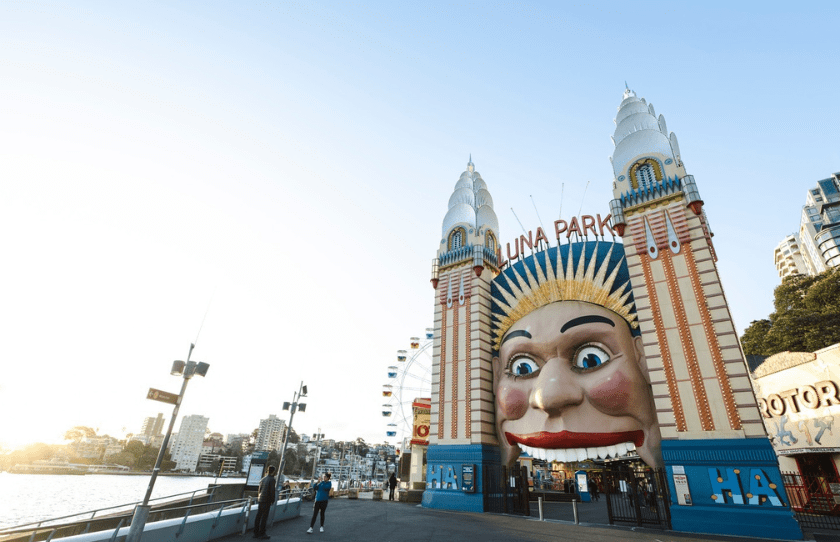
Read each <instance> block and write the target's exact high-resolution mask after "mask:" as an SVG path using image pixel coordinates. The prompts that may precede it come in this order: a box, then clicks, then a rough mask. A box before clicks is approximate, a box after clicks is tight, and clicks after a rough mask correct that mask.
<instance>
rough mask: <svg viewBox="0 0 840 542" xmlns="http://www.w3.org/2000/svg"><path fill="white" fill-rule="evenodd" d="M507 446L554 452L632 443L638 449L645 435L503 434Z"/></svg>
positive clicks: (631, 432) (625, 432) (570, 432)
mask: <svg viewBox="0 0 840 542" xmlns="http://www.w3.org/2000/svg"><path fill="white" fill-rule="evenodd" d="M505 437H506V438H507V441H508V444H511V445H513V444H524V445H525V446H530V447H531V448H543V449H547V450H555V449H558V448H595V447H598V446H612V445H613V444H620V443H622V442H632V443H633V444H635V445H636V447H637V448H638V447H639V446H641V445H642V443H643V442H644V441H645V433H644V431H642V430H636V431H621V432H618V433H575V432H573V431H560V432H559V433H549V432H548V431H540V432H539V433H531V434H529V435H514V434H513V433H505Z"/></svg>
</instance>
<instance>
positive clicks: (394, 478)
mask: <svg viewBox="0 0 840 542" xmlns="http://www.w3.org/2000/svg"><path fill="white" fill-rule="evenodd" d="M388 487H389V488H390V489H391V492H390V493H388V500H389V501H393V500H394V490H395V489H397V475H396V473H393V472H392V473H391V477H390V478H388Z"/></svg>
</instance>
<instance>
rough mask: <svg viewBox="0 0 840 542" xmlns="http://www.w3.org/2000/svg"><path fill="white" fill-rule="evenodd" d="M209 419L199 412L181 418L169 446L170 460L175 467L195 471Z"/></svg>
mask: <svg viewBox="0 0 840 542" xmlns="http://www.w3.org/2000/svg"><path fill="white" fill-rule="evenodd" d="M209 421H210V420H209V418H205V417H204V416H201V415H199V414H193V415H192V416H184V417H183V418H181V426H180V428H179V429H178V434H177V436H175V438H174V439H173V440H172V445H171V446H170V448H169V453H170V454H171V456H172V461H174V462H175V463H176V465H175V469H177V470H186V471H195V467H196V465H197V464H198V458H199V456H200V455H201V449H202V445H203V443H204V434H205V431H207V422H209Z"/></svg>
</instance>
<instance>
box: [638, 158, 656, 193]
mask: <svg viewBox="0 0 840 542" xmlns="http://www.w3.org/2000/svg"><path fill="white" fill-rule="evenodd" d="M636 178H637V179H638V180H639V188H647V187H648V186H653V185H654V184H656V175H655V174H654V172H653V166H652V165H650V164H645V165H643V166H642V167H640V168H639V169H637V170H636Z"/></svg>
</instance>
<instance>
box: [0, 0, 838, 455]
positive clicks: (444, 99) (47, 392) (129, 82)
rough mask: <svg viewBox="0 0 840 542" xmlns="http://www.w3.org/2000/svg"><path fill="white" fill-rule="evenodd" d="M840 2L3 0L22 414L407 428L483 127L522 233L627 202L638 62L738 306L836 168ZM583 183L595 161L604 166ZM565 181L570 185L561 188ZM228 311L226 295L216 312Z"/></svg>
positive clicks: (7, 318)
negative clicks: (616, 138)
mask: <svg viewBox="0 0 840 542" xmlns="http://www.w3.org/2000/svg"><path fill="white" fill-rule="evenodd" d="M836 6H837V4H836V3H834V2H822V3H820V2H813V3H799V4H791V3H777V2H760V3H759V2H745V3H709V2H707V3H703V4H702V5H698V6H696V7H692V6H685V7H684V6H681V5H678V4H675V3H673V2H661V3H646V2H632V3H631V2H621V3H606V4H584V3H578V4H574V5H558V4H557V3H511V4H506V3H493V4H490V3H482V2H477V3H455V4H453V3H451V2H441V3H403V4H398V3H394V2H383V3H373V2H364V3H348V2H338V3H315V2H298V3H295V2H282V3H280V2H277V3H273V2H262V3H247V2H238V3H221V2H216V3H210V2H193V3H189V2H180V3H176V4H172V3H168V2H167V3H164V2H144V3H141V4H137V5H135V6H126V5H125V4H122V3H113V2H98V3H93V2H66V3H56V2H39V3H33V2H4V3H2V5H0V51H2V53H0V81H2V83H0V84H2V93H0V96H2V101H1V102H0V126H2V129H0V178H2V187H3V190H2V195H0V228H2V231H3V235H2V236H0V239H2V241H1V242H2V245H0V248H2V254H3V261H4V265H3V266H2V267H1V268H0V269H2V271H0V277H1V278H2V280H0V288H1V289H2V290H0V300H2V301H0V326H2V329H3V339H2V341H0V360H2V380H0V410H1V411H3V412H4V413H10V412H11V413H13V414H12V415H9V414H6V415H4V416H3V418H4V420H3V426H2V430H0V440H4V441H5V442H7V443H8V444H15V443H20V442H26V441H31V440H34V439H38V440H44V441H54V440H57V439H59V438H60V435H61V434H62V433H63V431H64V430H65V429H68V428H70V427H71V426H73V425H89V426H93V427H97V428H100V430H101V431H103V432H109V433H111V434H112V435H115V436H121V432H122V428H126V429H125V430H126V431H127V432H136V431H137V430H139V427H140V423H141V421H142V419H143V417H145V416H149V415H155V414H156V413H157V412H164V413H166V414H167V415H168V414H169V412H170V411H169V410H168V408H166V407H167V405H164V404H162V403H161V404H157V403H152V402H151V401H147V400H146V399H145V394H146V391H147V389H148V388H149V387H156V388H161V389H165V390H169V391H177V390H178V386H179V382H178V380H177V379H176V378H175V377H171V376H169V375H168V371H169V366H170V364H171V361H172V360H173V359H183V358H184V357H185V356H186V353H187V350H188V347H189V343H190V342H192V341H194V340H195V339H196V335H197V333H198V330H199V327H200V326H201V322H202V320H203V318H204V316H205V313H206V319H205V320H204V325H203V328H202V330H201V333H200V335H199V336H198V343H197V347H196V350H195V353H194V359H198V360H203V361H207V362H209V363H210V364H211V368H210V372H209V373H208V376H207V378H204V379H196V380H194V381H193V382H192V383H191V384H190V387H189V389H188V391H187V397H186V400H185V402H184V405H183V407H182V410H181V412H182V414H204V415H206V416H209V417H210V428H211V429H213V430H214V431H220V432H222V433H233V432H250V431H251V430H252V429H254V428H255V427H256V426H257V424H258V423H259V419H260V418H264V417H267V416H268V415H269V414H278V415H280V414H282V412H281V411H280V405H281V404H282V402H283V401H288V400H290V399H291V396H292V392H293V391H295V390H296V389H297V386H298V384H299V383H300V381H301V380H303V381H305V382H306V384H307V385H308V386H309V389H310V398H309V400H308V402H309V407H308V409H307V411H306V413H303V414H300V415H299V416H296V419H295V427H296V428H297V429H298V430H299V431H300V432H310V433H311V432H315V430H316V429H317V428H319V427H320V428H322V429H323V431H324V432H325V433H327V436H328V437H332V438H337V439H345V438H355V437H356V436H363V437H365V438H366V439H368V440H370V441H381V440H383V439H384V423H383V418H382V417H381V416H380V414H379V410H380V408H379V405H380V404H381V403H382V397H381V395H380V389H381V385H382V384H384V383H385V381H386V369H385V368H386V367H387V365H389V364H391V362H392V361H393V360H394V358H395V351H396V350H398V349H400V348H405V347H406V346H407V344H408V339H409V337H411V336H412V335H419V334H421V333H422V332H423V329H424V328H425V327H427V326H429V325H431V323H432V314H433V312H432V307H433V305H432V303H433V299H432V295H433V291H432V289H431V287H430V285H429V278H430V277H429V272H430V261H431V259H432V258H433V257H434V255H435V252H436V249H437V247H438V243H439V241H440V236H441V231H440V227H441V221H442V219H443V216H444V214H445V212H446V209H447V201H448V198H449V196H450V194H451V192H452V189H453V187H454V185H455V182H456V181H457V179H458V176H459V175H460V173H461V172H462V171H463V170H464V168H465V166H466V162H467V159H468V156H469V154H470V153H472V157H473V161H474V162H475V165H476V168H477V170H478V171H479V172H480V173H481V174H482V176H483V178H484V179H485V181H486V182H487V185H488V187H489V190H490V193H491V194H492V196H493V198H494V201H495V206H496V212H497V214H498V216H499V219H500V229H501V235H500V237H501V240H502V241H503V242H505V241H508V240H510V239H512V238H513V237H514V236H515V235H517V234H518V233H520V227H519V225H518V224H517V222H516V219H515V218H514V216H513V213H512V212H511V208H513V210H514V211H516V214H517V215H518V216H519V218H520V219H521V220H522V222H523V224H524V225H525V227H526V228H528V229H536V227H537V226H538V225H539V220H538V219H537V212H536V211H535V209H534V205H533V204H532V200H531V196H533V200H534V201H535V202H536V207H537V210H538V211H539V216H540V217H541V219H542V221H543V223H544V224H546V226H547V227H550V226H548V225H549V224H550V222H551V221H553V220H554V219H556V218H558V217H559V215H560V213H561V208H562V217H563V218H566V219H568V218H570V217H571V216H574V215H577V214H578V211H579V210H581V209H582V210H583V213H584V214H586V213H591V214H595V213H601V214H606V213H607V212H608V202H609V200H610V199H611V198H612V193H611V184H612V180H613V179H612V170H611V167H610V162H609V156H610V155H611V153H612V149H613V146H612V143H611V142H610V139H609V136H610V135H612V132H613V129H614V125H613V122H612V119H613V117H614V116H615V112H616V108H617V106H618V104H619V102H620V99H621V94H622V92H623V90H624V84H625V81H626V82H627V84H629V86H630V88H632V89H634V90H635V91H636V92H637V93H638V95H639V96H641V97H645V98H646V99H647V100H648V102H651V103H653V104H654V106H655V108H656V111H657V113H661V114H664V116H665V118H666V120H667V124H668V128H669V130H671V131H674V132H675V133H676V134H677V136H678V137H679V142H680V147H681V151H682V156H683V159H684V161H685V164H686V167H687V170H688V172H689V173H690V174H693V175H694V176H695V178H696V180H697V184H698V187H699V189H700V193H701V196H702V197H703V199H704V200H705V202H706V211H707V213H708V217H709V220H710V223H711V226H712V229H713V231H714V233H715V238H714V242H715V247H716V249H717V251H718V256H719V262H718V264H719V268H720V272H721V275H722V279H723V284H724V287H725V289H726V294H727V297H728V299H729V301H730V305H731V309H732V312H733V315H734V317H735V320H736V325H737V327H738V329H739V331H742V330H743V328H744V327H746V326H747V325H748V324H749V322H750V321H751V320H755V319H760V318H764V317H766V316H767V315H768V314H769V313H770V312H771V311H772V291H773V288H774V287H775V286H776V285H777V284H778V282H779V281H778V277H777V275H776V272H775V269H774V267H773V260H772V251H773V248H774V247H775V246H776V244H777V243H778V242H779V241H780V240H781V239H782V238H783V237H784V236H785V235H786V234H788V233H791V232H793V231H795V230H796V229H797V228H798V223H799V214H800V209H801V206H802V204H803V203H804V197H805V191H806V190H807V189H809V188H810V187H812V186H813V185H814V184H815V183H816V181H817V180H819V179H823V178H825V177H828V176H829V175H830V174H831V173H832V172H835V171H840V145H838V136H837V129H838V126H840V110H839V109H838V100H837V89H838V88H840V75H838V74H840V66H838V48H839V47H838V44H837V29H836V22H837V21H838V20H840V9H838V7H836ZM587 183H589V185H588V187H587ZM561 193H562V198H561ZM208 307H209V310H208Z"/></svg>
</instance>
